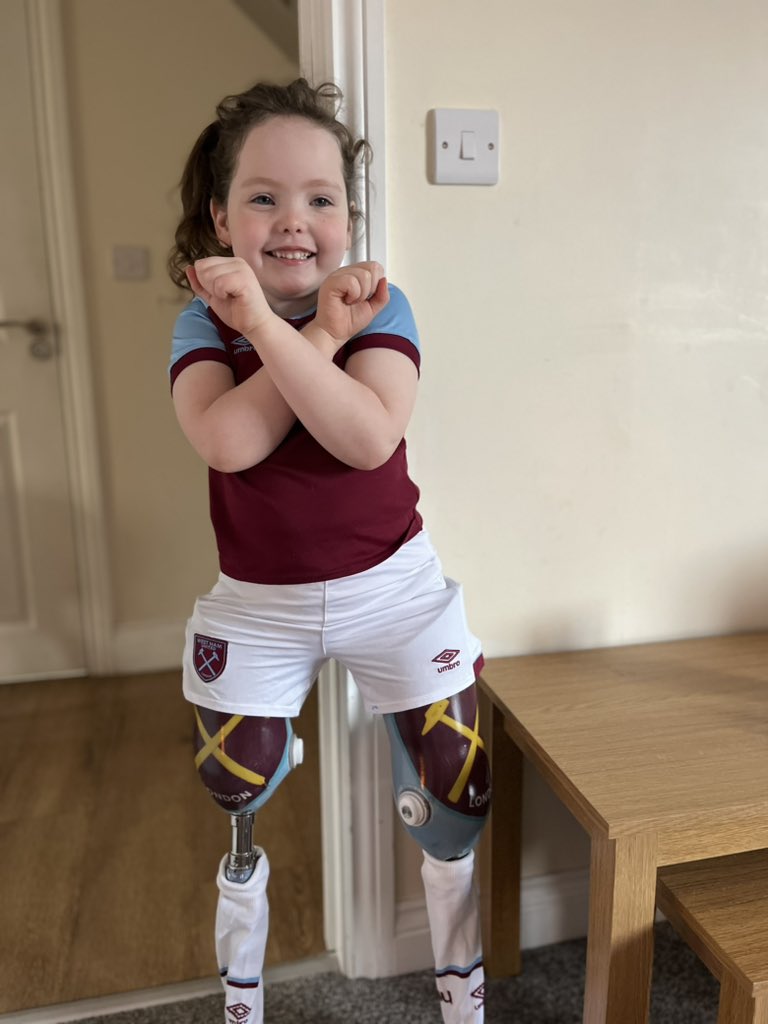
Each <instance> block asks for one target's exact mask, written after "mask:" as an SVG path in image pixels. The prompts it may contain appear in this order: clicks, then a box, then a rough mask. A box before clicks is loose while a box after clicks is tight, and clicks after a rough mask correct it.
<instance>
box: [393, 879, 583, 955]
mask: <svg viewBox="0 0 768 1024" xmlns="http://www.w3.org/2000/svg"><path fill="white" fill-rule="evenodd" d="M588 919H589V869H588V868H582V869H579V870H577V871H563V872H560V873H558V874H555V875H540V876H536V877H533V878H524V879H523V880H522V882H521V887H520V944H521V946H522V948H523V949H535V948H536V947H537V946H548V945H550V943H553V942H564V941H565V940H566V939H577V938H581V937H583V936H584V935H586V934H587V923H588ZM432 965H433V959H432V947H431V944H430V938H429V924H428V921H427V907H426V904H425V902H424V901H423V900H410V901H407V902H403V903H400V904H398V906H397V911H396V916H395V973H396V974H400V973H405V972H408V971H420V970H425V969H427V968H429V967H431V966H432Z"/></svg>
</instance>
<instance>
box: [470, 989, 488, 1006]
mask: <svg viewBox="0 0 768 1024" xmlns="http://www.w3.org/2000/svg"><path fill="white" fill-rule="evenodd" d="M469 994H470V996H471V997H472V998H473V999H477V1000H478V1002H476V1003H475V1009H476V1010H479V1009H480V1007H481V1006H484V1005H485V982H483V983H482V985H478V986H477V988H476V989H475V991H474V992H470V993H469Z"/></svg>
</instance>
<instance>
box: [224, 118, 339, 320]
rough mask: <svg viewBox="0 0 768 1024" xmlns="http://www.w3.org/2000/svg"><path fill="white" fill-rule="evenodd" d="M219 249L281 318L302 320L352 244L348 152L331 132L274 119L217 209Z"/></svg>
mask: <svg viewBox="0 0 768 1024" xmlns="http://www.w3.org/2000/svg"><path fill="white" fill-rule="evenodd" d="M211 215H212V217H213V221H214V224H215V226H216V235H217V237H218V238H219V241H221V242H223V243H224V244H225V245H228V246H231V247H232V251H233V253H234V254H235V256H240V257H242V258H243V259H244V260H246V262H247V263H248V264H250V266H251V267H252V268H253V271H254V273H255V274H256V277H257V278H258V281H259V284H260V285H261V287H262V289H263V291H264V295H265V297H266V299H267V302H269V304H270V306H271V307H272V309H273V310H274V311H275V312H276V313H278V314H279V315H280V316H285V317H291V316H293V317H295V316H300V315H301V314H302V313H306V312H308V310H309V309H310V308H311V307H312V305H313V304H314V301H315V299H316V296H317V291H318V289H319V287H320V285H321V284H322V282H323V281H324V280H325V279H326V277H328V275H329V274H330V273H332V272H333V271H334V270H337V269H338V267H339V266H340V265H341V261H342V259H343V258H344V254H345V252H346V251H347V249H348V248H349V246H350V244H351V239H352V225H351V221H350V216H349V203H348V199H347V190H346V186H345V184H344V174H343V167H342V159H341V151H340V149H339V145H338V143H337V141H336V139H335V138H334V137H333V135H331V133H330V132H328V131H326V130H325V129H324V128H321V127H319V126H318V125H315V124H313V123H312V122H311V121H307V120H305V119H304V118H301V117H272V118H270V119H269V120H268V121H264V122H263V123H262V124H259V125H256V127H255V128H252V129H251V131H250V132H249V133H248V135H247V136H246V138H245V141H244V143H243V147H242V149H241V151H240V156H239V158H238V161H237V166H236V169H235V173H234V176H233V178H232V182H231V184H230V188H229V195H228V197H227V202H226V205H225V206H217V204H215V203H211Z"/></svg>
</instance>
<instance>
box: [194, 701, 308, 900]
mask: <svg viewBox="0 0 768 1024" xmlns="http://www.w3.org/2000/svg"><path fill="white" fill-rule="evenodd" d="M195 723H196V729H195V767H196V768H197V770H198V772H199V773H200V778H201V779H202V782H203V785H204V786H205V788H206V789H207V790H208V792H209V793H210V794H211V796H212V797H213V799H214V800H215V801H216V803H217V804H218V805H219V807H222V808H223V809H224V810H225V811H228V812H229V814H230V820H231V823H232V848H231V851H230V853H229V858H228V862H227V867H226V875H227V878H228V879H229V880H230V881H231V882H247V881H248V879H249V878H250V877H251V875H252V874H253V871H254V868H255V867H256V861H257V860H258V858H259V853H258V850H257V848H256V847H255V846H254V843H253V821H254V815H255V812H256V810H257V809H258V808H259V807H261V806H262V804H265V803H266V802H267V800H269V798H270V797H271V796H272V794H273V793H274V791H275V790H276V789H277V787H278V786H279V785H280V783H281V782H282V781H283V779H284V778H285V777H286V775H287V774H288V773H289V772H290V771H291V769H292V768H295V767H296V766H297V765H299V764H301V762H302V760H303V757H304V744H303V742H302V741H301V740H300V739H299V738H298V736H296V735H295V734H294V732H293V728H292V727H291V720H290V718H255V717H249V716H244V715H232V714H230V713H229V712H225V711H211V710H210V709H209V708H201V707H197V706H196V707H195Z"/></svg>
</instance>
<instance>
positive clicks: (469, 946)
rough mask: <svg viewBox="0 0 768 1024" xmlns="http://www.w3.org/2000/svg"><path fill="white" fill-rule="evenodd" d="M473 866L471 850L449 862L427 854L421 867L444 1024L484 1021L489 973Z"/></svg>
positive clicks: (468, 1023)
mask: <svg viewBox="0 0 768 1024" xmlns="http://www.w3.org/2000/svg"><path fill="white" fill-rule="evenodd" d="M474 863H475V855H474V852H473V851H470V852H469V853H468V854H467V855H466V857H462V858H461V860H449V861H444V860H437V859H436V858H435V857H432V856H431V855H430V854H428V853H426V851H425V853H424V863H423V865H422V868H421V877H422V878H423V880H424V892H425V893H426V897H427V914H428V915H429V930H430V932H431V935H432V950H433V952H434V954H435V981H436V983H437V991H438V993H439V995H440V1008H441V1010H442V1011H443V1021H444V1022H445V1024H482V1022H483V1004H484V1000H485V974H484V972H483V950H482V939H481V935H480V908H479V904H478V896H477V890H476V888H475V883H474V877H473V868H474Z"/></svg>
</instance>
